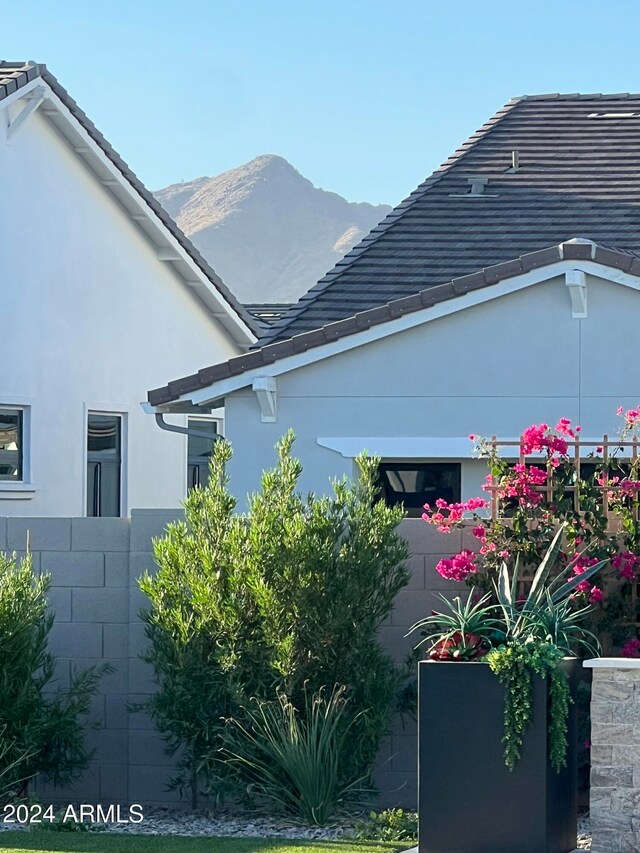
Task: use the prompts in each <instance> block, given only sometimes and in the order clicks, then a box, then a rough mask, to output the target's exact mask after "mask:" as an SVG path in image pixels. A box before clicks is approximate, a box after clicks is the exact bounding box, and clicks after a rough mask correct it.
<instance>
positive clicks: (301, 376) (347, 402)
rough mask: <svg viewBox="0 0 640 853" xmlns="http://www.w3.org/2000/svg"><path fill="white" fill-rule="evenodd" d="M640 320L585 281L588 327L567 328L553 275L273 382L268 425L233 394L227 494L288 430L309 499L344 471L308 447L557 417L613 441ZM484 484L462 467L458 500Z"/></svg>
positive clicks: (638, 395) (494, 428) (632, 305)
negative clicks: (331, 440) (272, 415)
mask: <svg viewBox="0 0 640 853" xmlns="http://www.w3.org/2000/svg"><path fill="white" fill-rule="evenodd" d="M639 314H640V293H639V292H638V291H635V290H632V289H630V288H628V287H624V286H622V285H619V284H614V283H612V282H608V281H604V280H603V279H600V278H594V277H591V276H589V278H588V317H587V318H586V319H574V318H573V317H572V313H571V301H570V296H569V292H568V289H567V287H566V286H565V284H564V279H563V278H562V277H558V278H555V279H551V280H549V281H546V282H543V283H540V284H537V285H533V286H531V287H528V288H526V289H523V290H520V291H518V292H515V293H511V294H507V295H504V296H502V297H500V298H498V299H495V300H492V301H490V302H486V303H484V304H481V305H477V306H475V307H474V308H471V309H468V310H465V311H461V312H459V313H456V314H452V315H450V316H448V317H443V318H441V319H438V320H434V321H432V322H429V323H426V324H424V325H422V326H418V327H416V328H413V329H411V330H407V331H404V332H401V333H399V334H396V335H394V336H391V337H387V338H385V339H382V340H379V341H377V342H373V343H370V344H367V345H365V346H362V347H360V348H357V349H354V350H351V351H349V352H345V353H343V354H341V355H336V356H333V357H332V358H330V359H326V360H324V361H321V362H318V363H316V364H311V365H308V366H306V367H302V368H299V369H297V370H295V371H293V372H291V373H288V374H285V375H282V376H280V377H278V420H277V423H272V424H271V423H261V421H260V411H259V407H258V402H257V400H256V397H255V395H254V394H253V393H252V392H251V391H249V390H244V391H239V392H236V393H234V394H232V395H231V396H230V397H229V398H228V399H227V402H226V431H227V436H228V437H229V438H230V439H231V441H232V442H233V446H234V452H235V459H234V462H233V465H232V469H231V473H232V485H233V488H234V490H235V492H236V493H237V494H238V495H239V496H242V495H244V494H246V492H247V491H249V490H252V489H254V488H255V487H256V484H257V482H258V478H259V472H260V471H261V470H262V468H263V467H265V465H267V464H271V462H272V460H273V458H274V457H273V451H272V447H273V444H274V442H275V441H276V440H277V438H278V437H279V436H280V435H281V434H282V433H283V432H284V431H285V430H286V429H287V428H289V427H292V428H293V429H294V430H295V432H296V434H297V436H298V441H297V452H298V455H299V456H300V458H301V459H302V461H303V464H304V466H305V473H304V479H303V482H302V485H303V487H304V488H305V489H313V490H315V491H319V492H322V491H324V490H325V489H326V487H327V484H328V479H329V477H330V476H332V475H339V474H342V473H351V472H352V464H353V463H352V461H351V460H350V459H348V458H344V457H343V456H342V455H340V453H338V452H336V451H333V450H330V449H327V448H325V447H321V446H319V445H318V444H317V439H318V438H319V437H320V438H324V439H326V438H328V437H340V436H364V437H367V436H369V437H371V441H370V442H369V443H368V444H367V442H366V441H365V442H363V444H364V446H365V447H367V446H368V445H371V446H373V445H374V444H375V442H374V440H373V439H374V438H376V437H378V438H380V437H385V436H389V437H394V436H395V437H432V438H444V437H461V438H463V437H466V436H468V435H469V433H476V434H479V435H487V436H490V435H492V434H497V435H498V436H499V437H509V436H513V437H517V436H518V435H519V434H520V432H521V431H522V429H523V428H524V427H526V426H528V425H529V424H530V423H533V422H535V423H540V422H542V421H546V422H547V423H549V424H555V423H556V422H557V420H558V419H559V418H560V417H563V416H564V417H568V418H571V420H572V421H573V422H574V423H580V424H581V425H582V427H583V435H584V436H587V437H589V436H593V437H594V438H595V437H597V436H600V435H602V433H603V432H609V433H610V434H612V435H614V434H615V433H616V432H617V430H618V426H619V424H618V419H617V418H616V415H615V411H616V408H617V406H618V405H629V406H630V405H636V404H637V403H638V400H639V399H640V373H639V371H638V370H637V367H636V366H637V363H638V357H637V345H636V331H635V329H636V326H637V318H638V316H639ZM469 446H470V443H469ZM369 449H371V448H370V447H369ZM388 458H399V457H398V456H396V455H389V456H388ZM414 458H415V457H414ZM421 458H423V457H421ZM451 458H454V457H451ZM458 458H459V457H458ZM485 474H486V466H485V464H484V463H483V462H478V461H472V460H468V461H465V462H464V463H463V469H462V481H463V482H462V490H463V496H464V497H470V496H472V495H476V494H479V493H480V486H481V484H482V482H483V480H484V476H485Z"/></svg>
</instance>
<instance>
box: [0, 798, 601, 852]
mask: <svg viewBox="0 0 640 853" xmlns="http://www.w3.org/2000/svg"><path fill="white" fill-rule="evenodd" d="M27 828H28V827H26V826H20V825H19V824H2V823H0V831H3V830H21V829H22V830H24V829H27ZM93 828H94V829H99V830H102V831H103V832H119V833H137V834H140V835H188V836H193V837H202V836H210V837H216V836H217V837H222V836H225V837H229V836H235V837H236V838H240V837H253V838H292V839H301V840H302V839H304V840H322V841H325V840H326V841H334V840H338V839H349V838H353V837H354V835H355V830H354V827H353V822H351V823H348V822H345V823H336V824H333V825H331V826H328V827H322V828H319V827H307V826H300V825H298V824H294V823H289V822H285V821H282V820H276V819H272V818H266V817H249V816H243V817H240V816H235V817H231V816H219V817H213V816H211V814H210V813H207V812H201V813H195V814H189V813H185V812H182V811H178V810H175V809H170V808H159V809H153V810H148V811H145V815H144V821H142V823H137V824H135V823H120V824H117V823H111V824H94V825H93ZM578 849H580V850H590V849H591V829H590V826H589V819H588V818H587V817H581V818H579V819H578Z"/></svg>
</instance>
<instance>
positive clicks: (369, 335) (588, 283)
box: [148, 95, 640, 806]
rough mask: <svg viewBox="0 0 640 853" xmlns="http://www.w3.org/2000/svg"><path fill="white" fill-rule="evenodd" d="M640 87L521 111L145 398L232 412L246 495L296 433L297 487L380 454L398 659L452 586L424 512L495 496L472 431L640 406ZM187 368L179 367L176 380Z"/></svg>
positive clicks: (600, 427)
mask: <svg viewBox="0 0 640 853" xmlns="http://www.w3.org/2000/svg"><path fill="white" fill-rule="evenodd" d="M639 167H640V95H612V96H607V95H595V96H579V95H567V96H559V95H546V96H536V97H525V98H520V99H517V100H514V101H512V102H511V103H509V104H508V105H507V106H506V107H505V108H504V109H502V110H500V111H499V112H498V113H497V114H496V115H495V116H494V117H493V118H492V119H490V120H489V122H488V123H487V124H486V125H484V127H482V128H481V129H480V130H479V131H478V133H476V134H474V135H473V136H472V137H471V138H470V139H469V140H468V141H467V142H466V143H465V144H464V145H463V146H462V147H461V148H460V149H459V150H458V151H457V152H456V153H455V154H454V155H453V156H452V157H451V158H450V159H449V160H448V161H447V162H446V163H445V164H444V165H443V166H442V167H441V168H440V169H438V170H437V171H436V172H435V173H434V174H433V175H432V176H431V177H430V178H428V179H427V180H426V181H425V182H424V183H423V184H421V185H420V186H419V187H418V188H417V189H416V190H415V192H413V193H412V194H411V195H410V196H409V198H408V199H406V200H405V201H404V202H402V204H400V205H399V207H397V208H396V209H395V210H394V211H392V212H391V213H390V214H389V215H388V216H387V218H386V219H385V220H384V221H383V222H382V223H381V224H380V225H379V226H378V227H377V228H374V229H373V231H372V232H371V234H370V235H369V236H368V237H367V238H366V239H365V240H364V241H363V242H362V243H361V244H360V245H359V246H357V247H356V248H355V249H353V250H352V251H351V252H350V253H349V254H348V255H347V256H346V257H345V258H344V260H343V261H342V262H341V263H340V264H338V265H337V266H336V267H335V269H334V270H332V271H331V272H330V273H329V274H328V275H327V276H325V277H324V278H323V279H322V280H321V281H320V282H319V283H318V284H317V285H316V287H314V288H312V289H311V290H310V291H309V293H308V294H307V295H306V296H305V297H303V299H301V300H300V302H298V304H297V305H295V306H293V307H292V308H291V309H290V310H289V311H288V312H287V313H285V314H284V315H283V317H282V318H281V319H280V320H279V321H276V322H275V323H273V325H272V326H271V328H270V329H269V330H267V332H266V333H265V335H264V336H263V337H262V339H261V340H260V342H259V344H258V346H256V347H254V348H253V350H252V351H251V352H248V353H246V354H244V355H242V356H240V357H236V358H232V359H229V360H227V361H224V362H218V363H217V364H214V365H213V366H211V367H206V368H205V369H202V370H200V371H199V372H197V373H194V374H192V375H190V376H185V377H183V378H181V379H175V381H173V382H169V383H168V385H164V386H163V387H160V388H157V389H155V390H153V391H151V392H150V393H149V395H148V401H149V407H150V410H151V411H153V412H164V413H178V412H184V411H188V410H193V409H194V408H197V407H198V406H205V407H208V406H213V405H215V406H224V409H225V422H226V431H227V433H226V434H227V436H228V437H229V438H230V440H231V442H232V444H233V448H234V454H235V455H234V459H233V463H232V465H231V466H230V475H231V487H232V488H233V489H234V491H235V492H236V494H237V496H238V497H239V498H241V499H242V498H243V497H244V495H246V493H247V492H250V491H253V490H255V489H256V487H257V486H258V484H259V477H260V473H261V471H262V470H263V468H264V467H266V466H268V465H270V464H272V463H273V462H274V461H275V457H274V453H273V445H274V443H275V441H276V440H277V439H278V437H279V436H280V435H282V434H283V433H284V432H285V431H286V430H287V429H288V428H290V427H292V428H293V429H294V430H295V432H296V435H297V443H296V448H295V449H296V451H297V455H298V456H299V457H300V459H301V461H302V464H303V466H304V472H303V476H302V479H301V485H302V488H303V490H305V491H306V490H307V489H309V490H313V491H315V492H317V493H325V492H327V491H328V489H329V479H330V478H331V477H336V476H341V475H347V476H350V475H353V473H354V457H355V456H356V455H357V454H358V453H359V452H360V451H362V450H364V449H367V450H368V451H369V452H373V453H376V454H378V455H379V456H380V457H381V460H382V461H381V466H380V482H381V485H382V488H383V493H384V496H385V498H386V499H387V500H388V501H389V502H391V503H396V502H398V501H400V500H402V501H403V502H404V504H405V507H406V508H407V509H408V515H409V516H414V518H408V519H406V520H405V521H404V522H403V523H402V527H401V529H402V532H403V533H404V535H405V536H406V537H407V539H408V541H409V545H410V548H411V551H412V554H413V556H412V558H411V562H410V568H411V572H412V577H411V581H410V583H409V585H408V587H407V588H406V589H404V590H402V591H401V592H400V593H399V594H398V596H397V598H396V602H395V607H394V611H393V613H392V615H391V619H390V620H389V621H388V622H387V623H386V624H385V625H384V626H383V627H382V628H381V630H380V636H381V641H382V642H383V643H384V645H385V647H386V648H387V649H388V650H389V651H390V652H391V653H392V654H393V655H394V657H395V658H396V659H397V660H402V659H403V658H404V656H405V655H406V653H407V651H408V650H409V648H410V646H411V645H413V644H414V642H415V640H414V639H413V637H408V638H407V637H406V634H407V632H408V630H409V627H410V626H411V625H412V624H414V623H415V622H416V621H417V620H418V619H420V618H422V617H424V615H425V614H427V613H429V612H431V610H432V608H433V607H434V604H435V602H434V599H433V595H432V593H433V592H434V591H437V590H448V591H449V592H451V589H450V582H448V581H443V579H442V578H441V577H440V576H439V575H438V573H437V572H436V570H435V566H436V564H437V562H438V560H439V559H440V558H441V557H442V556H444V554H445V552H447V549H450V551H449V553H455V552H456V551H458V550H460V548H461V547H462V546H463V545H467V547H473V546H472V544H471V543H472V541H473V537H471V536H468V538H467V539H466V541H465V538H464V537H463V538H462V540H461V535H460V533H459V532H458V533H456V534H452V535H450V536H449V537H443V536H442V535H440V534H438V533H437V532H436V531H434V529H433V528H431V527H429V526H427V525H425V524H424V523H423V522H422V521H420V520H419V519H418V518H415V516H419V515H420V514H421V512H422V510H421V507H422V505H423V504H424V503H425V502H429V503H432V504H433V502H434V500H435V499H436V498H438V497H443V498H445V499H447V500H449V501H451V500H456V499H460V498H462V499H467V498H469V497H472V496H475V495H478V494H482V493H481V491H480V490H481V486H482V485H483V483H484V478H485V476H486V472H487V471H486V464H485V462H484V461H483V460H478V459H475V458H473V456H472V453H473V445H474V442H472V441H469V434H470V433H475V434H478V435H481V436H483V435H484V436H492V435H494V434H495V435H498V436H499V437H501V438H504V439H509V438H514V439H515V438H517V437H518V436H519V435H520V433H521V430H522V429H523V428H525V427H526V426H528V425H529V424H531V423H541V422H547V423H549V424H555V423H556V422H557V421H558V419H559V418H560V417H568V418H570V419H571V420H572V421H573V422H574V423H580V424H581V425H582V429H583V433H582V435H583V436H584V437H585V439H588V438H590V437H592V438H594V439H596V438H600V437H601V436H602V435H603V433H610V434H611V435H615V433H616V430H617V423H616V421H617V419H616V409H617V407H618V406H619V405H622V406H625V408H628V407H630V406H631V405H636V404H637V403H638V399H639V398H640V376H639V375H638V370H637V364H638V355H637V329H638V320H639V319H640V169H639ZM177 375H178V374H177V373H174V376H177ZM415 756H416V743H415V731H412V729H411V726H410V725H409V726H408V727H407V728H403V726H402V724H401V723H398V724H397V725H395V726H394V731H393V733H392V737H391V741H390V744H387V746H386V747H385V749H384V750H383V752H382V754H381V760H380V769H379V773H378V784H379V786H380V789H381V791H382V793H383V802H384V803H385V804H386V805H404V806H412V805H415V780H416V774H415V761H416V758H415Z"/></svg>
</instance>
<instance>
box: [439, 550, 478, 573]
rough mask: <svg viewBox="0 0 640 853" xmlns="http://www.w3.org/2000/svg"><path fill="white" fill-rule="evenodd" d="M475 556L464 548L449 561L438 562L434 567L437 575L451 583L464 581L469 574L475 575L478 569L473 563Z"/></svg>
mask: <svg viewBox="0 0 640 853" xmlns="http://www.w3.org/2000/svg"><path fill="white" fill-rule="evenodd" d="M475 558H476V555H475V554H474V553H473V551H469V550H467V549H466V548H465V549H463V550H462V551H460V553H459V554H455V555H454V556H453V557H451V558H449V559H444V560H440V562H439V563H438V565H437V566H436V571H437V572H438V574H439V575H440V576H441V577H443V578H446V579H447V580H452V581H464V580H466V579H467V578H468V577H469V575H470V574H473V573H475V572H476V571H477V570H478V567H477V565H476V563H475Z"/></svg>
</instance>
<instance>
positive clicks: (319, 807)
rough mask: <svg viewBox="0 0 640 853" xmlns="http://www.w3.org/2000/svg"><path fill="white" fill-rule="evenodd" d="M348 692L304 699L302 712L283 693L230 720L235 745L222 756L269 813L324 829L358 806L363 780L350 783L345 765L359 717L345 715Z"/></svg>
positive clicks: (342, 690)
mask: <svg viewBox="0 0 640 853" xmlns="http://www.w3.org/2000/svg"><path fill="white" fill-rule="evenodd" d="M345 693H346V688H345V687H344V686H341V687H338V686H336V687H334V689H333V691H332V692H331V694H330V695H329V696H328V697H326V696H325V691H324V690H323V689H321V690H320V691H318V692H317V693H314V694H313V695H307V696H305V705H304V707H303V708H302V712H303V713H300V712H299V711H298V710H297V709H296V708H295V707H294V706H293V704H292V703H291V701H290V700H289V699H288V698H287V697H286V696H285V695H284V694H283V693H278V697H277V700H276V701H275V702H261V701H257V702H255V703H253V704H254V705H256V706H257V707H256V708H255V709H253V710H249V711H247V713H246V716H245V720H244V721H243V722H240V721H239V720H231V721H230V723H231V725H232V727H233V729H234V732H235V738H233V746H232V747H230V748H228V749H225V750H224V754H225V756H226V757H227V758H228V760H229V762H230V764H231V765H233V766H234V767H235V769H236V772H237V773H238V777H239V779H240V780H241V782H242V784H243V785H245V786H246V788H247V791H248V793H250V794H251V795H254V796H255V795H257V796H258V797H259V798H260V799H261V800H263V801H264V800H266V801H267V803H268V804H269V805H270V807H271V809H272V810H273V809H274V808H275V809H276V810H278V811H281V812H283V813H284V814H288V815H292V816H294V817H295V818H297V819H300V820H302V821H304V822H305V823H309V824H317V825H319V826H322V825H324V824H325V823H327V821H328V820H329V819H330V818H331V817H333V816H334V815H335V814H336V812H338V811H339V810H341V809H342V810H344V809H345V808H346V807H347V806H349V805H351V806H352V805H353V804H354V802H359V801H360V799H361V798H362V795H363V793H364V791H363V784H364V782H365V780H364V779H356V780H352V781H350V782H346V781H345V779H344V774H343V772H342V768H341V766H340V765H341V761H342V758H343V756H344V754H345V750H346V748H348V740H349V739H350V736H351V730H352V729H353V726H354V723H355V721H356V720H357V717H353V716H350V715H347V713H346V708H347V704H348V703H347V699H346V698H345Z"/></svg>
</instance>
